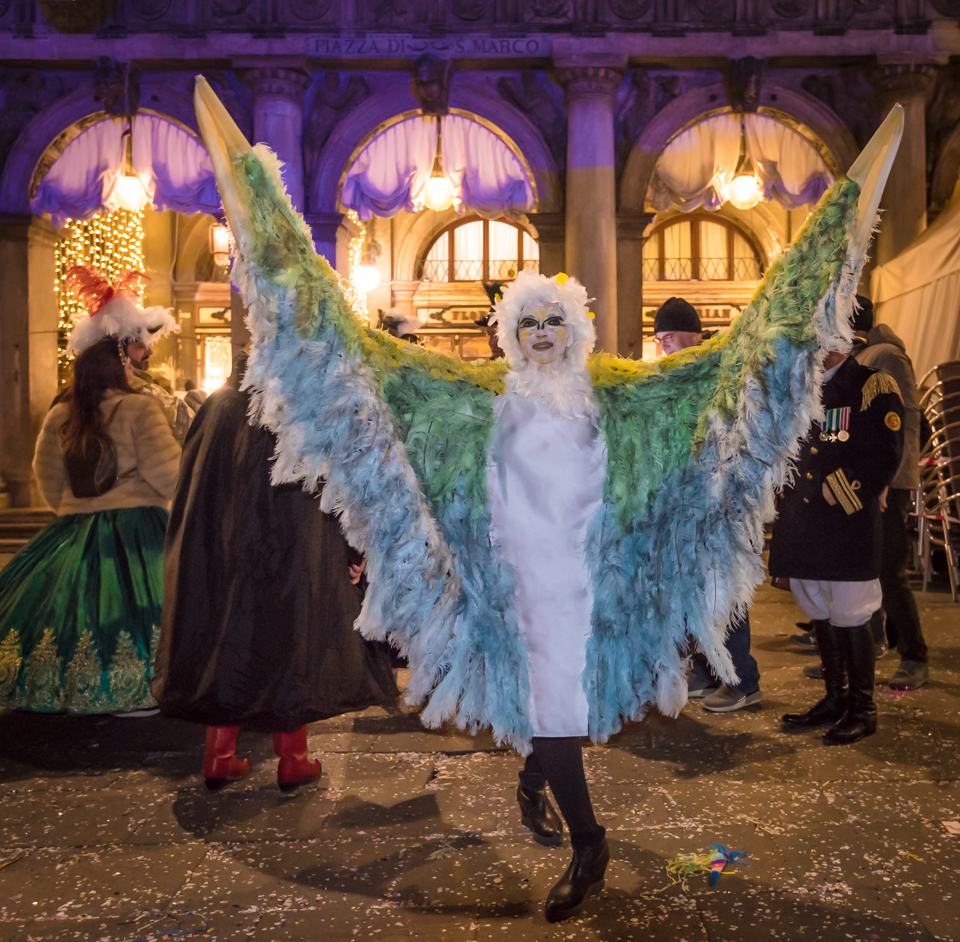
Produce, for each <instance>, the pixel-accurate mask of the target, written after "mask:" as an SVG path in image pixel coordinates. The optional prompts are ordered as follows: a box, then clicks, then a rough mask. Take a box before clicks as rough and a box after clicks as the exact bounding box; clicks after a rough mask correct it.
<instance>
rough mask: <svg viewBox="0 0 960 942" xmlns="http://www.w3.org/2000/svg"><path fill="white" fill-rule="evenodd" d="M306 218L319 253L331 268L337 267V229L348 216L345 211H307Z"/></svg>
mask: <svg viewBox="0 0 960 942" xmlns="http://www.w3.org/2000/svg"><path fill="white" fill-rule="evenodd" d="M304 218H305V219H306V221H307V225H308V226H309V227H310V231H311V232H313V244H314V246H315V248H316V250H317V254H318V255H322V256H323V257H324V258H325V259H326V260H327V261H328V262H329V263H330V267H331V268H336V267H337V231H338V230H339V229H340V226H342V225H343V222H344V220H345V219H346V218H347V217H346V216H345V215H344V214H343V213H307V214H306V216H305V217H304ZM348 221H349V220H348Z"/></svg>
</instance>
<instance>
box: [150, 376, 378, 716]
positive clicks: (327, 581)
mask: <svg viewBox="0 0 960 942" xmlns="http://www.w3.org/2000/svg"><path fill="white" fill-rule="evenodd" d="M248 404H249V396H248V395H247V394H246V393H242V392H240V391H239V390H238V389H237V388H230V387H226V388H224V389H222V390H220V391H218V392H216V393H214V394H213V395H212V396H210V398H209V399H208V400H207V401H206V402H205V403H204V404H203V406H202V407H201V408H200V411H199V412H198V413H197V416H196V418H195V419H194V422H193V425H192V426H191V428H190V432H189V434H188V435H187V438H186V441H185V442H184V448H183V458H182V461H181V465H180V482H179V485H178V487H177V495H176V497H175V498H174V503H173V510H172V512H171V515H170V524H169V527H168V529H167V536H166V544H165V547H164V599H163V616H162V626H161V633H160V644H159V646H158V649H157V658H156V667H155V676H154V679H153V683H152V685H151V690H152V692H153V695H154V697H156V699H157V702H158V703H159V705H160V709H161V710H162V711H163V712H164V713H165V714H166V715H168V716H173V717H178V718H181V719H187V720H194V721H196V722H198V723H205V724H207V725H209V726H238V725H239V726H243V727H245V728H247V729H254V730H259V731H262V732H292V731H293V730H295V729H298V728H299V727H301V726H303V725H304V724H305V723H311V722H314V721H315V720H320V719H325V718H327V717H331V716H336V715H338V714H340V713H345V712H348V711H351V710H360V709H364V708H365V707H368V706H370V705H372V704H375V703H382V702H384V701H385V700H388V699H391V698H393V697H396V696H397V688H396V684H395V682H394V679H393V672H392V671H391V669H390V651H389V647H388V645H386V644H384V643H376V642H368V641H365V640H364V639H363V638H362V637H361V636H360V634H359V633H358V632H357V631H356V630H355V629H354V628H353V623H354V620H355V619H356V618H357V616H358V615H359V614H360V604H361V596H360V590H359V589H358V588H357V587H356V586H353V585H351V584H350V579H349V574H348V568H347V567H348V563H349V561H350V560H351V554H352V550H351V549H350V547H349V546H348V545H347V543H346V541H345V540H344V538H343V535H342V534H341V532H340V527H339V524H338V523H337V521H336V519H335V518H334V517H332V516H330V515H329V514H325V513H322V512H321V510H320V506H319V501H318V499H317V497H316V496H313V495H310V494H307V493H305V492H304V491H303V490H302V489H301V488H300V487H299V486H298V485H296V484H283V485H280V486H279V487H274V486H272V485H271V484H270V462H271V456H272V455H273V451H274V446H275V444H276V440H275V438H274V436H273V435H272V434H271V433H270V432H268V431H267V430H266V429H263V428H258V427H255V426H251V425H249V424H248V422H247V405H248Z"/></svg>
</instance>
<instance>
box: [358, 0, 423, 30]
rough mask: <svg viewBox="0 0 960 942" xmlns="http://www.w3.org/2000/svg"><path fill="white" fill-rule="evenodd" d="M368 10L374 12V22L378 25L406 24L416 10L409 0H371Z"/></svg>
mask: <svg viewBox="0 0 960 942" xmlns="http://www.w3.org/2000/svg"><path fill="white" fill-rule="evenodd" d="M367 11H368V12H372V13H373V20H372V23H375V24H376V25H377V26H381V25H386V26H392V25H397V24H406V23H408V22H409V21H410V19H411V18H412V16H413V14H414V12H415V11H414V9H413V4H412V3H410V2H409V0H370V2H368V4H367Z"/></svg>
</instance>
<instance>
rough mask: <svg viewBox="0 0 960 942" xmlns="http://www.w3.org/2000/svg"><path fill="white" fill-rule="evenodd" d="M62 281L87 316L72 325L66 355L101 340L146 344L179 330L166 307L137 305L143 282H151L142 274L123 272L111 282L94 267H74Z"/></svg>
mask: <svg viewBox="0 0 960 942" xmlns="http://www.w3.org/2000/svg"><path fill="white" fill-rule="evenodd" d="M64 280H65V281H66V283H67V287H68V288H69V289H70V290H71V291H72V292H73V293H74V294H76V295H77V297H79V298H80V300H81V301H82V302H83V305H84V307H86V309H87V314H88V317H87V318H85V319H83V320H80V321H79V322H77V323H75V325H74V328H73V332H72V333H71V334H70V339H69V341H68V342H67V352H68V353H71V354H74V355H76V354H78V353H82V352H83V351H84V350H86V349H87V347H89V346H92V345H93V344H95V343H96V342H97V341H98V340H100V339H101V338H103V337H116V338H117V339H118V340H120V341H122V342H124V343H126V342H128V341H140V342H141V343H149V341H150V339H151V337H154V336H160V337H164V336H166V335H167V334H169V333H171V332H172V331H175V330H179V327H178V325H177V322H176V320H174V318H173V315H172V314H171V313H170V309H169V308H162V307H148V308H142V307H140V306H139V301H140V293H141V292H142V291H143V287H142V283H145V282H147V281H149V280H150V279H149V278H147V276H146V275H144V274H143V272H139V271H128V272H124V273H123V274H121V275H120V276H119V277H117V278H115V279H114V280H113V281H112V282H111V281H108V280H107V279H106V278H104V276H103V275H101V274H100V272H99V271H97V269H96V268H87V267H85V266H83V265H75V266H74V267H73V268H71V269H70V270H69V271H68V272H67V273H66V275H65V276H64Z"/></svg>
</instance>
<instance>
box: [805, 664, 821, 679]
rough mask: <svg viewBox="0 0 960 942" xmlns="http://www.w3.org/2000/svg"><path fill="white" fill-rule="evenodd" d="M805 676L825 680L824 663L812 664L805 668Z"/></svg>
mask: <svg viewBox="0 0 960 942" xmlns="http://www.w3.org/2000/svg"><path fill="white" fill-rule="evenodd" d="M803 676H804V677H809V678H810V679H811V680H823V665H822V664H810V665H809V666H807V667H805V668H804V669H803Z"/></svg>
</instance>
